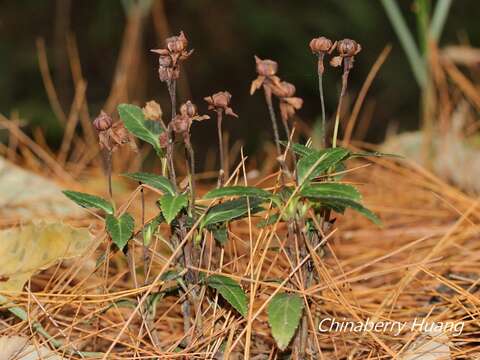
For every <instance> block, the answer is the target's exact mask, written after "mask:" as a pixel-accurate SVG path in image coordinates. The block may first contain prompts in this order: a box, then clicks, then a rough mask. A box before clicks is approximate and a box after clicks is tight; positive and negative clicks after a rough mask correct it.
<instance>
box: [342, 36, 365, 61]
mask: <svg viewBox="0 0 480 360" xmlns="http://www.w3.org/2000/svg"><path fill="white" fill-rule="evenodd" d="M337 49H338V53H339V54H340V56H342V57H350V56H355V55H357V54H358V53H359V52H360V51H361V50H362V47H361V46H360V44H359V43H357V42H356V41H355V40H352V39H343V40H340V41H339V42H338V45H337Z"/></svg>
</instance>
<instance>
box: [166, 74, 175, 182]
mask: <svg viewBox="0 0 480 360" xmlns="http://www.w3.org/2000/svg"><path fill="white" fill-rule="evenodd" d="M176 84H177V83H176V81H175V80H172V81H169V82H168V83H167V88H168V94H169V95H170V102H171V107H172V121H173V118H174V117H175V116H176V115H177V100H176V87H177V85H176ZM170 124H171V122H170ZM174 137H175V134H174V133H173V131H172V129H171V126H169V127H168V146H167V161H168V173H169V177H170V180H171V181H172V183H173V185H174V186H175V188H176V187H177V179H176V174H175V166H174V164H173V139H174Z"/></svg>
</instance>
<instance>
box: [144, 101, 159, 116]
mask: <svg viewBox="0 0 480 360" xmlns="http://www.w3.org/2000/svg"><path fill="white" fill-rule="evenodd" d="M143 115H144V116H145V118H146V119H147V120H153V121H156V120H160V119H161V118H162V115H163V113H162V108H161V107H160V104H159V103H157V102H156V101H154V100H152V101H149V102H147V103H146V104H145V107H144V108H143Z"/></svg>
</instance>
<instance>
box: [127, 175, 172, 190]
mask: <svg viewBox="0 0 480 360" xmlns="http://www.w3.org/2000/svg"><path fill="white" fill-rule="evenodd" d="M123 176H125V177H128V178H130V179H132V180H136V181H138V182H141V183H144V184H147V185H150V186H151V187H154V188H155V189H158V190H161V191H163V192H164V193H168V194H171V195H175V188H174V186H173V184H172V183H171V181H170V180H168V179H167V178H166V177H165V176H161V175H156V174H149V173H143V172H138V173H128V174H123Z"/></svg>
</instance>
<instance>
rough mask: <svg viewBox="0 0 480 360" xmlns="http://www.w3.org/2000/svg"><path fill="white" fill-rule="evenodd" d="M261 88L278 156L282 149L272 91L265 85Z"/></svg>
mask: <svg viewBox="0 0 480 360" xmlns="http://www.w3.org/2000/svg"><path fill="white" fill-rule="evenodd" d="M263 90H264V93H265V102H266V103H267V107H268V112H269V114H270V120H272V128H273V136H274V137H275V145H276V147H277V154H278V156H281V155H282V150H281V148H280V136H279V135H278V126H277V118H276V116H275V110H274V109H273V104H272V92H271V91H270V89H269V88H268V87H267V86H265V85H264V86H263Z"/></svg>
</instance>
